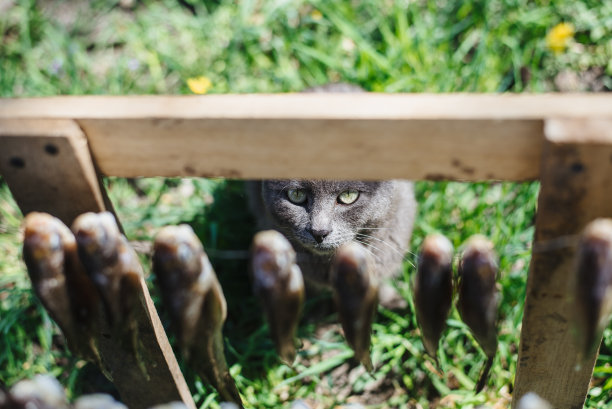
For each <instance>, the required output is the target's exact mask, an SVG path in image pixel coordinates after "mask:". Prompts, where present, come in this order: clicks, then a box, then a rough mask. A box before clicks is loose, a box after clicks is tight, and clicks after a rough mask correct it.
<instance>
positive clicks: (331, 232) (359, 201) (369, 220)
mask: <svg viewBox="0 0 612 409" xmlns="http://www.w3.org/2000/svg"><path fill="white" fill-rule="evenodd" d="M392 195H393V184H392V183H391V182H361V181H312V180H310V181H308V180H268V181H264V182H263V184H262V199H263V202H264V204H265V207H266V209H267V210H268V212H269V213H270V216H271V218H272V220H273V221H274V223H275V225H276V227H277V228H278V229H279V230H280V231H281V232H282V233H283V234H285V236H287V238H288V239H289V240H291V241H292V242H293V243H294V244H298V245H300V246H301V247H303V248H305V249H306V250H309V251H311V252H313V253H317V254H332V253H333V252H334V251H335V250H336V249H337V248H338V247H339V246H340V245H342V244H343V243H346V242H349V241H353V240H354V239H355V237H356V236H357V234H358V233H359V232H360V229H363V228H367V227H373V226H377V225H378V224H379V220H380V219H382V218H383V217H384V216H385V214H386V213H387V212H388V209H389V207H390V205H391V201H392V200H391V198H392Z"/></svg>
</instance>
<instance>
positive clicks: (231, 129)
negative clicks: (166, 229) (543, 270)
mask: <svg viewBox="0 0 612 409" xmlns="http://www.w3.org/2000/svg"><path fill="white" fill-rule="evenodd" d="M592 117H600V118H612V97H611V96H607V95H594V94H575V95H565V94H556V95H552V94H545V95H524V94H503V95H494V94H439V95H432V94H367V93H365V94H275V95H208V96H172V97H170V96H146V97H144V96H143V97H141V96H138V97H136V96H131V97H130V96H122V97H111V96H86V97H51V98H29V99H0V121H1V120H2V119H3V118H25V119H28V118H36V119H40V118H43V119H73V120H75V121H76V122H77V123H78V124H79V125H80V126H81V128H82V129H83V130H84V132H85V134H86V135H87V138H88V140H89V145H90V148H91V150H92V153H93V156H94V157H95V159H96V163H97V164H98V166H99V168H100V170H101V172H102V173H104V174H106V175H112V176H125V177H136V176H223V177H235V178H334V179H391V178H407V179H430V180H432V179H449V180H465V181H477V180H531V179H536V178H538V175H539V170H540V158H541V146H542V141H543V123H544V119H546V118H568V119H581V118H592Z"/></svg>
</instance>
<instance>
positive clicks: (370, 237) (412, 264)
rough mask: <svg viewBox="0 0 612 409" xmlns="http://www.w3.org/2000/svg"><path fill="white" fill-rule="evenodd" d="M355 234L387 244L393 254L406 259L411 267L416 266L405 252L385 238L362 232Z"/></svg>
mask: <svg viewBox="0 0 612 409" xmlns="http://www.w3.org/2000/svg"><path fill="white" fill-rule="evenodd" d="M356 236H359V237H363V238H366V239H374V240H376V241H379V242H381V243H382V244H384V245H385V246H387V247H388V248H389V249H391V250H392V251H393V252H394V253H395V254H397V255H399V256H400V257H401V259H402V261H406V262H408V263H410V265H411V266H412V267H413V268H416V266H415V265H414V263H413V262H412V261H411V260H410V259H409V258H408V257H407V256H406V254H403V253H402V252H401V251H399V250H398V249H397V247H395V246H394V245H392V244H391V243H389V242H387V241H386V240H383V239H381V238H379V237H375V236H372V235H370V234H364V233H356ZM370 245H371V243H370ZM407 253H408V254H410V255H413V253H410V252H407Z"/></svg>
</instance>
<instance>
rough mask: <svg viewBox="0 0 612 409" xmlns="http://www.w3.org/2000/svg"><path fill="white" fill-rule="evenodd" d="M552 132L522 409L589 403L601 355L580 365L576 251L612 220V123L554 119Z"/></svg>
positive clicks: (533, 269) (526, 322)
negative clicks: (574, 299) (530, 403)
mask: <svg viewBox="0 0 612 409" xmlns="http://www.w3.org/2000/svg"><path fill="white" fill-rule="evenodd" d="M544 133H545V142H544V149H543V157H542V170H541V183H542V185H541V190H540V196H539V199H538V209H537V217H536V232H535V240H534V247H533V254H532V258H531V265H530V271H529V278H528V281H527V292H526V300H525V313H524V317H523V327H522V332H521V344H520V348H519V356H518V368H517V374H516V383H515V389H514V396H513V402H512V403H513V407H516V403H517V402H518V400H519V399H520V397H521V396H522V395H523V394H525V393H527V392H529V391H534V392H536V393H537V394H538V395H540V396H541V397H543V398H544V399H546V400H548V401H549V402H550V403H551V404H552V405H553V407H555V408H557V409H570V408H571V409H577V408H582V407H583V405H584V401H585V397H586V393H587V392H588V386H589V381H590V379H591V375H592V371H593V366H594V363H595V358H596V357H595V356H592V357H589V359H588V360H587V362H588V363H587V364H586V365H583V367H582V368H581V369H577V368H576V356H577V347H576V345H574V341H573V339H572V337H573V334H572V333H571V331H570V328H569V322H568V320H569V317H570V316H571V315H570V314H571V311H572V308H573V307H572V304H571V299H570V297H569V291H570V290H571V289H570V288H569V283H570V282H571V280H570V277H571V276H572V274H574V271H573V270H574V263H575V261H574V256H575V252H576V240H572V236H573V235H576V234H579V233H580V232H581V231H582V229H583V228H584V226H585V225H586V224H587V223H589V222H590V221H592V220H593V219H595V218H597V217H612V120H597V119H588V120H587V119H585V120H547V121H546V123H545V130H544ZM564 238H566V239H568V240H565V239H564Z"/></svg>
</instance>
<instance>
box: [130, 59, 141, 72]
mask: <svg viewBox="0 0 612 409" xmlns="http://www.w3.org/2000/svg"><path fill="white" fill-rule="evenodd" d="M127 67H128V70H130V71H132V72H133V71H136V70H137V69H138V68H140V61H138V60H137V59H136V58H130V59H129V60H128V62H127Z"/></svg>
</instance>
